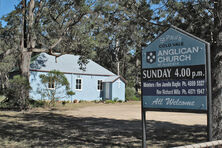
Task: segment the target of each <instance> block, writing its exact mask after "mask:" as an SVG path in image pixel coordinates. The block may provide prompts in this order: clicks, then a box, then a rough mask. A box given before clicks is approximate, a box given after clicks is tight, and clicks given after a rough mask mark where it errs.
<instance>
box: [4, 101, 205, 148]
mask: <svg viewBox="0 0 222 148" xmlns="http://www.w3.org/2000/svg"><path fill="white" fill-rule="evenodd" d="M135 104H136V105H135ZM135 107H136V110H138V111H139V112H140V103H139V102H136V103H135V102H134V103H132V102H130V103H122V104H100V103H99V104H95V103H79V104H66V105H65V106H63V105H57V107H56V108H53V109H50V108H45V109H42V108H38V109H32V110H30V111H27V112H12V111H3V112H0V147H6V148H11V147H18V148H20V147H21V148H23V147H62V148H63V147H70V148H71V147H77V148H85V147H90V148H94V147H102V148H111V147H112V148H113V147H114V148H115V147H116V148H119V147H141V121H140V120H139V119H137V118H135V119H131V117H130V115H129V119H128V120H127V119H118V118H115V117H110V115H112V114H121V112H118V108H120V109H121V111H123V110H124V108H126V110H125V113H126V114H127V112H128V111H130V110H129V108H135ZM100 108H102V110H103V111H104V114H107V116H99V115H98V116H91V114H90V113H88V114H89V116H83V115H82V112H83V111H84V110H85V111H86V112H88V111H90V110H96V111H97V110H98V111H101V110H99V109H100ZM114 108H115V111H114V110H113V113H110V110H111V109H114ZM104 109H107V110H108V111H109V113H110V114H108V112H106V111H105V110H104ZM109 109H110V110H109ZM116 110H117V111H116ZM129 114H130V112H129ZM147 139H148V140H147V144H148V146H149V148H155V147H172V146H177V145H184V144H191V143H194V142H203V141H206V126H205V125H183V124H175V123H172V122H166V121H156V120H149V122H147Z"/></svg>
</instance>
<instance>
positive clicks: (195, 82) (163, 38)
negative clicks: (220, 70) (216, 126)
mask: <svg viewBox="0 0 222 148" xmlns="http://www.w3.org/2000/svg"><path fill="white" fill-rule="evenodd" d="M209 50H210V45H209V43H208V42H205V41H203V40H201V39H200V38H198V37H195V36H193V35H191V34H189V33H187V32H185V31H183V30H181V29H179V28H176V27H174V26H171V27H170V28H168V29H167V30H166V31H165V32H164V33H163V34H162V35H160V36H159V37H157V38H156V39H155V40H154V41H153V42H152V43H150V44H149V45H148V46H147V47H146V48H144V49H143V50H142V71H141V77H142V78H141V81H142V83H141V85H142V120H146V119H145V117H143V116H145V112H146V111H175V112H177V111H178V112H191V113H207V115H208V136H209V140H211V138H210V137H211V75H210V51H209ZM142 123H143V124H145V121H142ZM142 128H143V131H144V128H145V125H143V127H142ZM145 134H146V133H145ZM143 137H146V135H144V133H143ZM143 140H145V139H143ZM144 144H145V143H144V141H143V145H144Z"/></svg>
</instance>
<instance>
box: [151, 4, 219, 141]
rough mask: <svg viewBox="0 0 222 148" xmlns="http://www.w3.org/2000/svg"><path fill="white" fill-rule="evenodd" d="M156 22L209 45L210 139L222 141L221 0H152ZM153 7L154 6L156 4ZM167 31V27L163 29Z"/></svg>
mask: <svg viewBox="0 0 222 148" xmlns="http://www.w3.org/2000/svg"><path fill="white" fill-rule="evenodd" d="M149 2H150V3H153V4H154V6H156V7H155V9H154V12H155V14H156V16H159V17H160V18H161V19H158V20H157V21H156V22H157V23H158V24H161V25H163V26H167V25H168V24H171V25H175V26H178V27H179V28H181V29H184V30H186V31H188V32H190V33H192V34H194V35H196V36H198V37H200V38H201V39H204V40H205V41H208V42H209V43H210V44H211V67H212V88H213V96H212V108H213V110H212V116H213V124H212V128H213V133H212V136H213V137H212V138H213V139H214V140H215V139H222V95H221V93H222V61H221V59H222V35H221V34H222V19H221V18H222V1H220V0H214V1H210V0H205V1H200V0H180V1H178V0H151V1H149ZM155 4H156V5H155ZM165 28H166V27H165Z"/></svg>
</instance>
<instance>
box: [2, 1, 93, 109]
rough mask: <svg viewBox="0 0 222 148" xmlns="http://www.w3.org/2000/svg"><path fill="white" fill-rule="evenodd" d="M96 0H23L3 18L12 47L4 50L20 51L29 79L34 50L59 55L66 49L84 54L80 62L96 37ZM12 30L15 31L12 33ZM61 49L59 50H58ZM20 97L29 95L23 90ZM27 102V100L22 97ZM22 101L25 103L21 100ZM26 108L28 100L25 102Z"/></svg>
mask: <svg viewBox="0 0 222 148" xmlns="http://www.w3.org/2000/svg"><path fill="white" fill-rule="evenodd" d="M93 4H94V2H93V1H87V0H79V1H71V0H59V1H56V0H28V3H27V0H21V3H20V4H19V5H18V6H17V7H16V10H14V11H12V12H11V13H9V14H8V15H7V16H5V17H4V18H3V20H4V21H5V22H7V26H6V27H5V28H6V29H7V30H8V35H7V36H4V37H3V40H5V41H7V37H8V36H9V35H11V36H12V38H10V41H9V42H11V43H12V44H11V46H10V47H7V48H6V47H4V50H7V52H8V53H9V54H10V53H12V52H13V51H17V53H18V57H19V59H18V61H19V62H18V67H19V69H20V72H21V76H22V77H25V78H26V79H27V80H28V79H29V67H30V62H31V56H32V54H33V53H39V52H47V53H48V54H50V55H53V56H55V57H59V56H61V55H62V54H65V53H72V54H78V55H82V57H81V58H80V61H81V62H80V66H83V65H82V63H86V62H87V60H86V57H89V56H90V53H91V48H92V47H93V45H94V42H95V39H94V38H93V37H92V36H91V35H90V29H91V25H90V23H91V22H90V21H91V20H90V19H88V17H89V16H90V15H91V13H93V9H92V8H91V6H92V5H93ZM10 32H11V33H10ZM56 52H57V53H56ZM21 95H22V96H21V97H20V99H23V100H25V99H27V98H28V97H29V90H23V93H22V94H21ZM21 102H24V101H21ZM21 105H22V104H21ZM22 106H23V107H24V108H26V104H23V105H22Z"/></svg>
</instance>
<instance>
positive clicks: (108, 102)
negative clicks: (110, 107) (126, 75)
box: [105, 100, 115, 104]
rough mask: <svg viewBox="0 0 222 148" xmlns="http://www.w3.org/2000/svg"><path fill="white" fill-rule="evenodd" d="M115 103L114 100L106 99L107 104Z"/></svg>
mask: <svg viewBox="0 0 222 148" xmlns="http://www.w3.org/2000/svg"><path fill="white" fill-rule="evenodd" d="M110 103H111V104H113V103H115V101H114V100H105V104H110Z"/></svg>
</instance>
